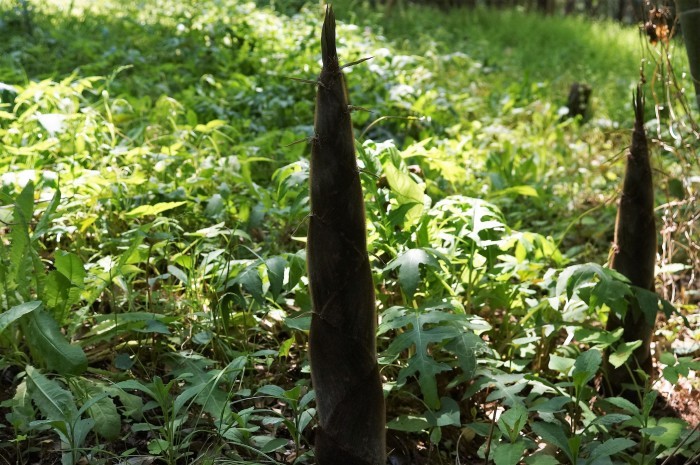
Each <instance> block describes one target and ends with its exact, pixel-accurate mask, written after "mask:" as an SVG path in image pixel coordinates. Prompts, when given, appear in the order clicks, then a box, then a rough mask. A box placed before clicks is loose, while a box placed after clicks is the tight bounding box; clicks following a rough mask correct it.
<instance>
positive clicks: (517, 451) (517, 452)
mask: <svg viewBox="0 0 700 465" xmlns="http://www.w3.org/2000/svg"><path fill="white" fill-rule="evenodd" d="M526 450H527V445H526V444H525V441H523V440H522V439H520V440H518V441H516V442H514V443H512V444H510V443H502V444H498V446H497V447H496V450H494V451H493V462H494V463H495V464H496V465H516V464H518V463H520V459H521V458H522V456H523V452H525V451H526Z"/></svg>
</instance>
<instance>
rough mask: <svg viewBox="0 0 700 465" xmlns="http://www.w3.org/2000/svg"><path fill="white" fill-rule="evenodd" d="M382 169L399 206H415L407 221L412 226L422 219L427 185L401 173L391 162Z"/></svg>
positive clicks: (409, 212)
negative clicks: (414, 222)
mask: <svg viewBox="0 0 700 465" xmlns="http://www.w3.org/2000/svg"><path fill="white" fill-rule="evenodd" d="M382 169H383V171H384V174H385V175H386V180H387V182H388V184H389V187H391V191H392V192H393V193H394V195H395V196H396V201H397V202H398V204H399V206H402V205H414V207H413V208H411V209H410V210H408V212H407V213H406V221H407V222H408V223H409V224H410V223H412V222H413V221H415V220H417V219H418V218H420V215H421V213H422V211H423V195H424V193H425V185H424V184H418V183H416V182H415V181H414V180H413V178H411V176H410V175H408V174H406V173H404V172H402V171H399V170H398V169H397V168H396V167H395V166H394V165H393V164H392V163H391V162H387V163H385V164H384V165H383V167H382Z"/></svg>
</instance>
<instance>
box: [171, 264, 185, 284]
mask: <svg viewBox="0 0 700 465" xmlns="http://www.w3.org/2000/svg"><path fill="white" fill-rule="evenodd" d="M167 270H168V273H170V274H171V275H173V276H175V277H176V278H177V279H178V281H180V282H181V283H182V284H185V285H187V284H188V283H189V281H190V280H189V279H188V278H187V274H186V273H185V272H184V271H182V270H181V269H180V268H178V267H176V266H175V265H168V267H167Z"/></svg>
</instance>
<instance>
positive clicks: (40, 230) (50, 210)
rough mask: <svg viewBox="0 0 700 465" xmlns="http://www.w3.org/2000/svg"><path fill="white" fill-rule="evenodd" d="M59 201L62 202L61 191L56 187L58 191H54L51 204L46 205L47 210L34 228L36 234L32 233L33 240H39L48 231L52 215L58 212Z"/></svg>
mask: <svg viewBox="0 0 700 465" xmlns="http://www.w3.org/2000/svg"><path fill="white" fill-rule="evenodd" d="M59 203H61V191H60V190H58V189H56V192H55V193H54V195H53V198H52V199H51V202H49V205H48V206H47V207H46V210H44V213H43V214H42V215H41V218H39V222H38V223H37V225H36V227H35V228H34V234H32V242H35V241H37V240H39V239H40V238H41V237H43V236H44V234H46V232H47V231H48V229H49V224H50V223H49V222H50V221H51V217H52V216H53V214H54V213H55V212H56V209H57V208H58V204H59Z"/></svg>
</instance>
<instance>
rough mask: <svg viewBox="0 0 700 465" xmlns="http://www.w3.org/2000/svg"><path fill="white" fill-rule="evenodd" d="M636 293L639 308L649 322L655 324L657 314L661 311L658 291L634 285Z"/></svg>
mask: <svg viewBox="0 0 700 465" xmlns="http://www.w3.org/2000/svg"><path fill="white" fill-rule="evenodd" d="M633 289H634V294H635V295H636V297H637V302H639V310H641V312H642V314H643V315H644V318H645V319H646V321H647V323H648V324H649V325H651V326H654V323H655V322H656V315H657V313H659V296H658V295H657V294H656V292H651V291H650V290H647V289H642V288H641V287H634V288H633Z"/></svg>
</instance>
